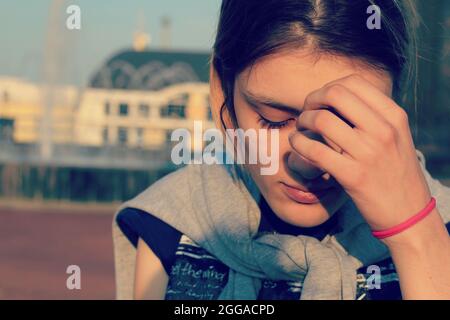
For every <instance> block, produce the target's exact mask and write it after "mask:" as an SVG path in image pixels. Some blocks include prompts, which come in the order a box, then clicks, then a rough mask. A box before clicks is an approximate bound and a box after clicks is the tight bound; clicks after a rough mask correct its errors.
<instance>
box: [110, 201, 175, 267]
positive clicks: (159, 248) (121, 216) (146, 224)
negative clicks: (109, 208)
mask: <svg viewBox="0 0 450 320" xmlns="http://www.w3.org/2000/svg"><path fill="white" fill-rule="evenodd" d="M115 219H116V222H117V225H118V227H119V228H120V229H121V231H122V232H123V234H124V235H125V236H126V238H127V239H128V240H129V241H130V242H131V243H132V244H133V246H134V247H137V243H138V240H139V238H141V239H142V240H144V241H145V243H146V244H147V245H148V246H149V248H150V249H151V250H152V251H153V252H154V253H155V255H156V256H157V257H158V258H159V259H160V260H161V263H162V264H163V266H164V268H165V270H166V272H167V273H168V274H170V267H171V265H172V263H173V260H174V256H175V251H176V249H177V246H178V243H179V241H180V237H181V233H180V232H179V231H178V230H177V229H175V228H173V227H172V226H170V225H169V224H167V223H165V222H164V221H162V220H160V219H159V218H157V217H156V216H154V215H152V214H151V213H148V212H145V211H143V210H140V209H136V208H125V209H123V210H121V211H119V213H118V214H117V215H116V218H115Z"/></svg>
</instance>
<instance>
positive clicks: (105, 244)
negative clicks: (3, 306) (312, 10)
mask: <svg viewBox="0 0 450 320" xmlns="http://www.w3.org/2000/svg"><path fill="white" fill-rule="evenodd" d="M71 5H76V6H78V7H77V8H78V9H79V10H80V11H79V13H80V15H79V16H80V21H81V28H80V29H77V28H75V29H71V27H70V25H69V26H68V25H67V22H68V19H69V17H72V15H73V13H74V12H76V10H75V11H72V9H73V8H72V9H68V8H69V7H70V6H71ZM417 5H418V8H419V14H420V15H421V17H422V20H423V21H422V24H421V26H420V28H419V30H418V32H419V36H420V41H419V45H420V59H419V70H418V76H419V87H418V92H417V98H418V100H417V105H414V103H412V102H410V103H409V104H407V105H405V106H404V107H405V108H406V109H407V110H408V111H409V114H410V122H411V124H410V125H411V128H412V130H413V133H414V137H415V142H416V146H417V148H418V149H419V150H421V151H422V152H423V153H424V154H425V156H426V159H427V168H428V170H429V171H430V172H431V174H432V175H433V176H434V177H436V178H438V179H440V180H441V181H442V182H443V183H445V184H448V185H450V105H449V101H450V1H448V0H417ZM219 7H220V0H189V1H185V0H164V1H162V0H150V1H149V0H129V1H127V2H126V4H125V2H123V1H119V0H110V1H100V0H98V1H89V0H79V1H74V0H73V1H68V0H38V1H25V0H14V1H13V0H3V1H2V2H1V4H0V46H1V53H0V299H113V298H114V265H113V252H112V238H111V223H112V215H113V214H114V212H115V210H116V208H117V207H118V205H119V204H120V203H121V202H123V201H124V200H127V199H130V198H132V197H133V196H135V195H137V194H138V193H139V192H141V191H143V190H144V189H145V188H147V187H148V186H149V185H151V184H152V183H153V182H154V181H156V180H157V179H159V178H160V177H162V176H164V175H165V174H167V173H169V172H171V171H172V170H174V169H176V167H175V166H174V165H173V164H172V163H171V162H170V150H171V146H172V142H171V141H170V134H171V132H172V130H174V129H176V128H188V129H192V128H193V120H202V121H203V129H207V128H209V127H213V126H214V124H213V122H212V119H211V112H210V109H209V97H208V61H209V55H210V49H211V47H212V43H213V39H214V32H215V26H216V23H217V18H218V11H219ZM77 8H75V9H77ZM69 20H70V19H69ZM70 21H72V22H73V20H70ZM72 26H73V25H72ZM410 96H411V97H412V96H414V93H413V91H411V92H410ZM410 100H411V101H412V99H410ZM69 265H77V266H79V267H80V270H81V290H69V289H68V288H67V287H66V280H67V278H68V277H69V274H67V273H66V269H67V267H68V266H69Z"/></svg>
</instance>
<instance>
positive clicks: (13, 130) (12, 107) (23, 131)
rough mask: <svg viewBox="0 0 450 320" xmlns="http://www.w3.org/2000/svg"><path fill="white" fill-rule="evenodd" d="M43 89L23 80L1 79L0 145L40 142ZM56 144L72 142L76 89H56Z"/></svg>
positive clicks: (54, 141) (54, 133) (53, 135)
mask: <svg viewBox="0 0 450 320" xmlns="http://www.w3.org/2000/svg"><path fill="white" fill-rule="evenodd" d="M44 89H45V88H43V86H42V85H41V86H39V85H37V84H35V83H32V82H29V81H26V80H22V79H19V78H12V77H2V78H0V142H3V143H4V142H14V143H36V142H38V141H39V139H40V135H41V132H40V130H41V128H40V124H41V121H42V118H43V115H44V108H43V105H44V100H43V99H44V95H43V92H45V91H46V90H44ZM52 90H53V92H54V93H55V95H54V101H53V108H52V114H51V117H52V124H51V126H52V128H51V130H52V135H51V139H52V142H53V143H71V142H72V130H73V128H72V126H73V119H74V110H75V108H74V107H75V105H76V101H77V96H78V91H77V88H76V87H74V86H58V87H54V88H52Z"/></svg>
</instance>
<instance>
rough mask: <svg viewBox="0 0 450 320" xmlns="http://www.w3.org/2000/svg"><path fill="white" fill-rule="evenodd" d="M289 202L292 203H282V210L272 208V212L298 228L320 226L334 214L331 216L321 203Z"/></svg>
mask: <svg viewBox="0 0 450 320" xmlns="http://www.w3.org/2000/svg"><path fill="white" fill-rule="evenodd" d="M289 201H290V202H291V203H286V202H284V203H280V208H272V210H273V211H274V212H275V214H276V215H277V216H278V217H279V218H280V219H281V220H283V221H285V222H287V223H289V224H292V225H294V226H297V227H304V228H310V227H315V226H318V225H320V224H322V223H324V222H325V221H327V220H328V219H329V218H330V217H331V216H332V214H333V213H334V212H332V213H331V214H330V213H329V212H328V211H327V210H326V209H325V207H324V206H323V205H322V204H321V203H315V204H300V203H295V202H294V201H292V200H289ZM277 209H278V210H277Z"/></svg>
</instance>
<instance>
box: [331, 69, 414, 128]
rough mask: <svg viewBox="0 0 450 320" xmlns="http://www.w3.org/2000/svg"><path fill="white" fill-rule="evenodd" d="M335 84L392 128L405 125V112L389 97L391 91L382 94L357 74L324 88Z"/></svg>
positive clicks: (333, 82) (332, 82)
mask: <svg viewBox="0 0 450 320" xmlns="http://www.w3.org/2000/svg"><path fill="white" fill-rule="evenodd" d="M335 84H340V85H343V86H345V87H346V88H347V89H349V90H350V91H351V92H352V93H353V94H354V95H356V96H358V97H359V98H360V99H361V100H362V101H364V102H365V104H366V105H367V106H369V107H370V108H371V109H372V110H374V111H375V112H376V113H378V114H379V115H380V116H381V117H383V119H384V120H385V121H386V122H388V123H390V124H391V125H392V126H394V127H399V126H402V125H404V124H405V121H404V120H406V122H407V119H405V118H407V116H406V114H405V110H404V109H403V108H401V107H400V106H399V105H398V104H397V103H395V101H394V100H393V99H392V98H391V97H390V96H389V94H390V91H391V90H389V89H386V91H387V92H383V91H382V90H381V89H379V88H378V87H376V86H375V85H374V84H372V83H371V82H369V81H368V80H366V79H365V78H363V77H362V76H360V75H359V74H352V75H350V76H347V77H345V78H341V79H338V80H335V81H331V82H329V83H328V84H326V85H325V87H327V86H333V85H335Z"/></svg>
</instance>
